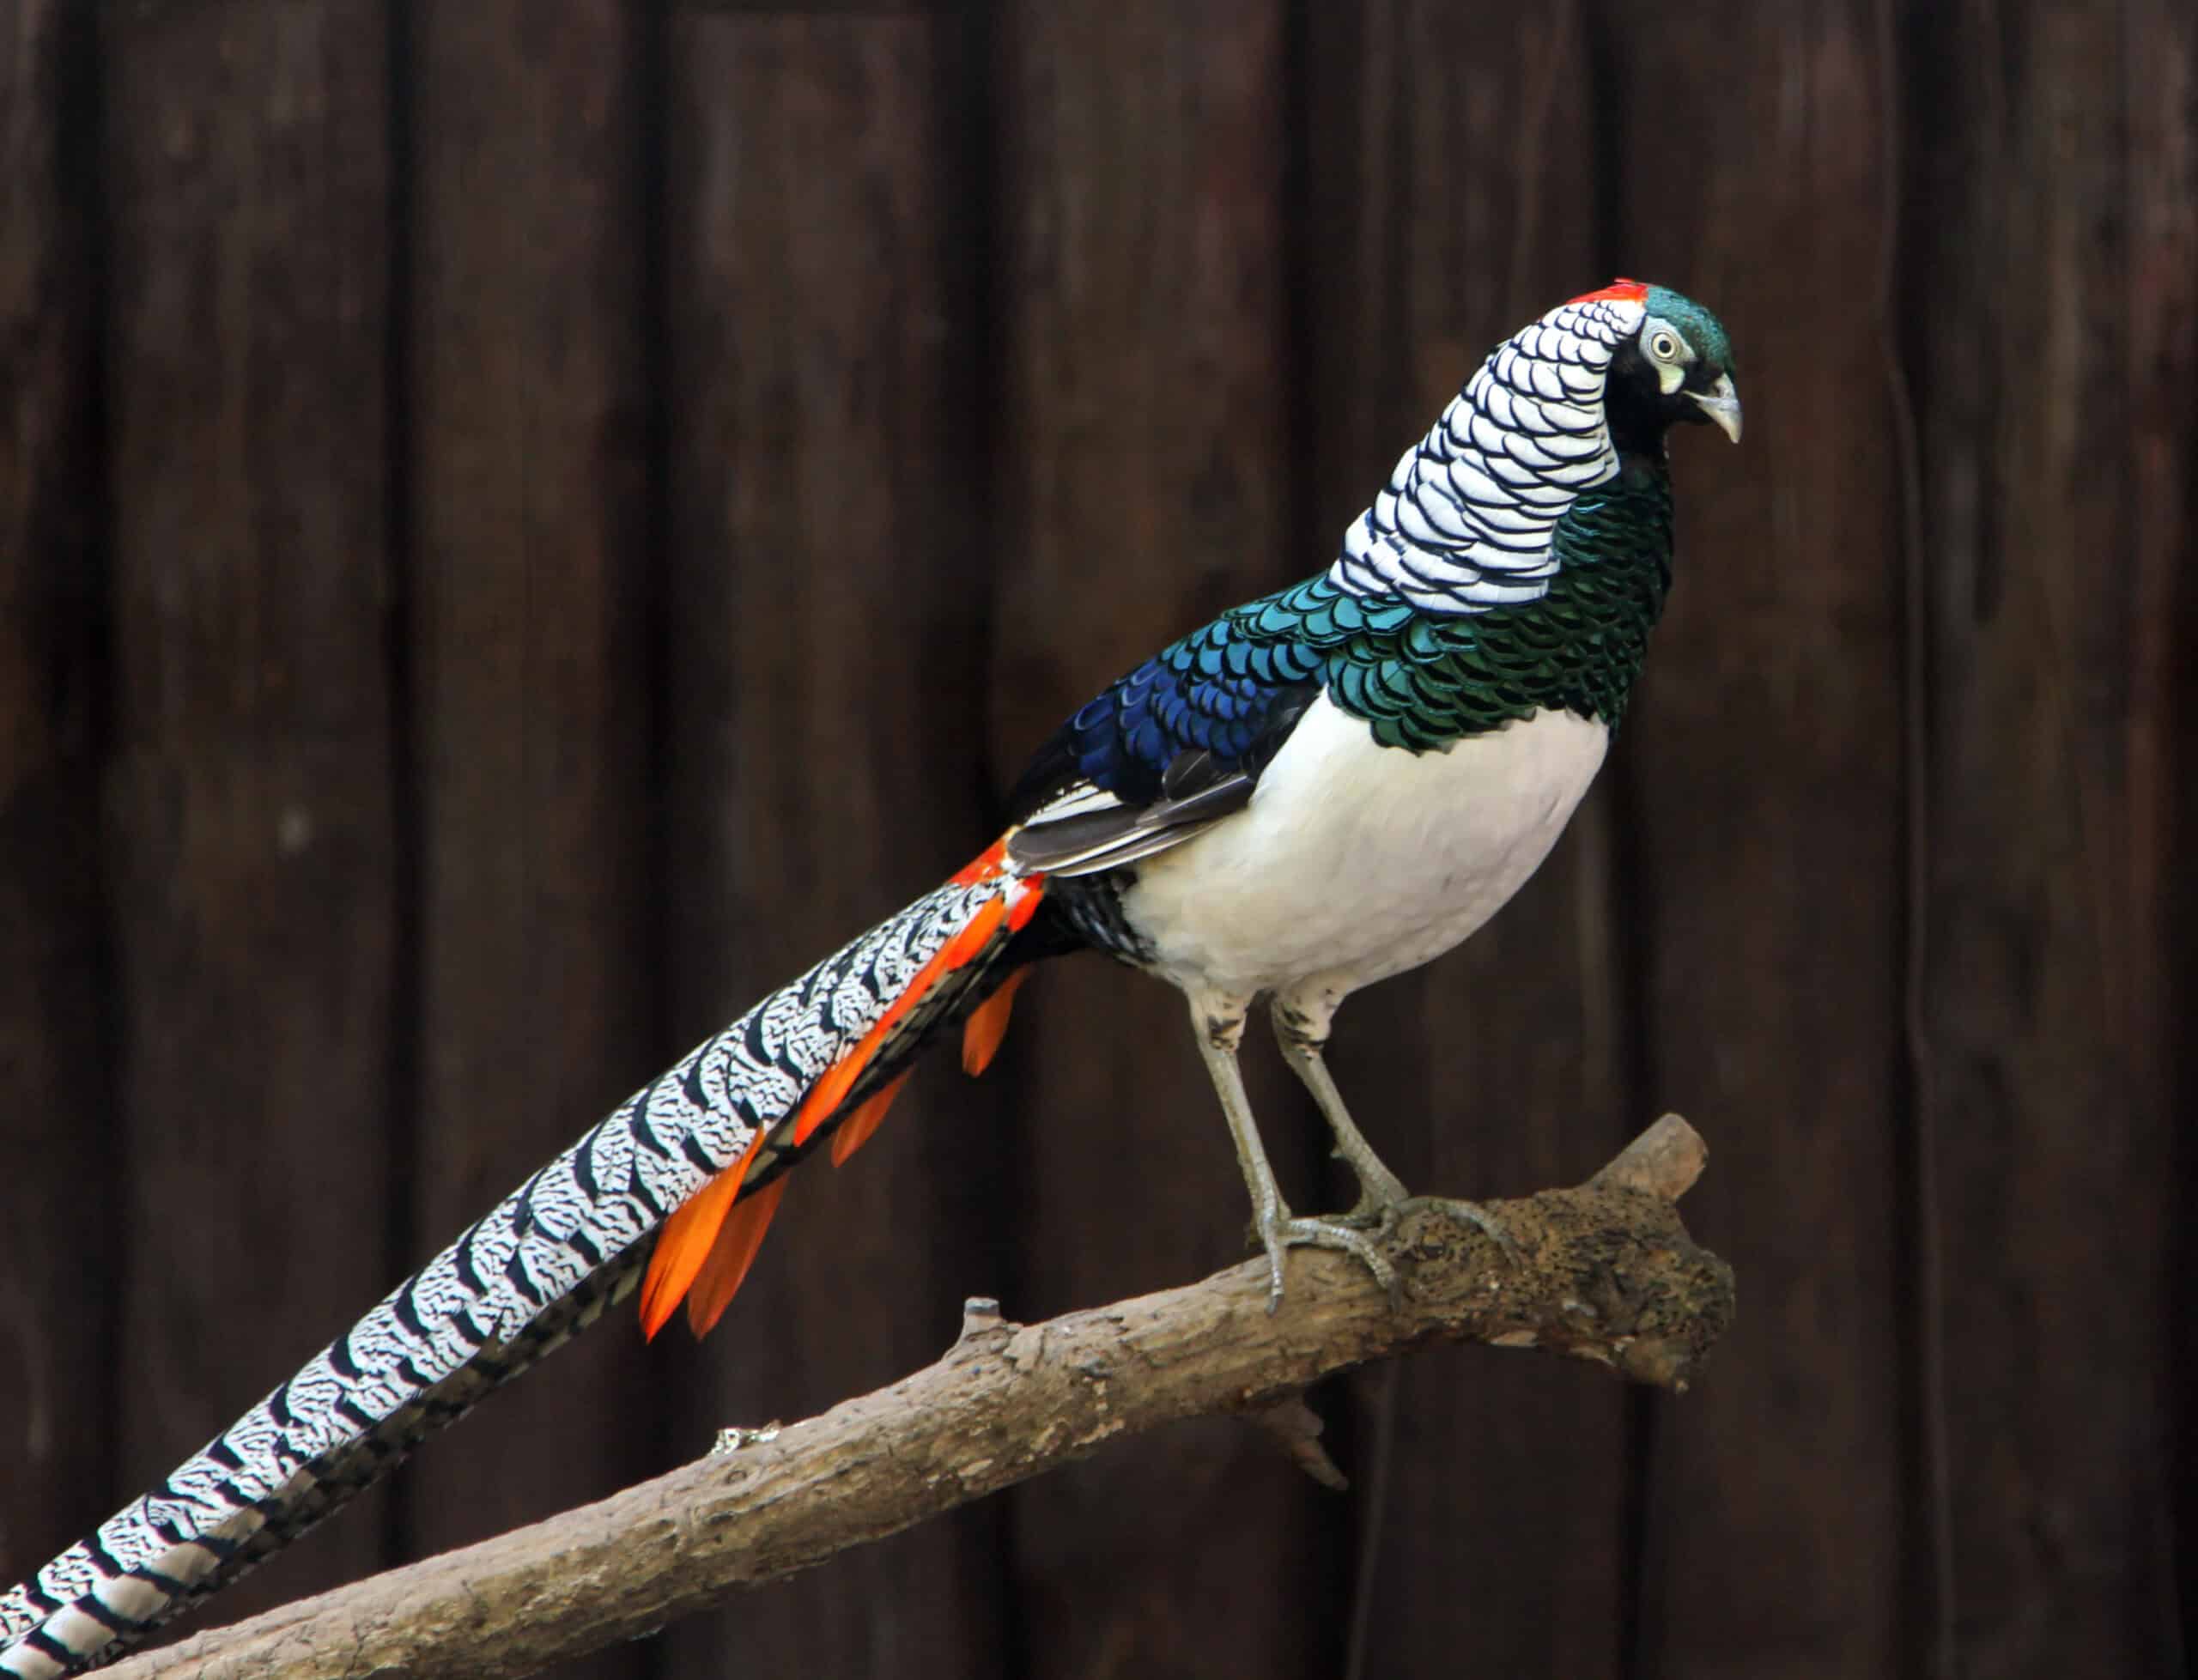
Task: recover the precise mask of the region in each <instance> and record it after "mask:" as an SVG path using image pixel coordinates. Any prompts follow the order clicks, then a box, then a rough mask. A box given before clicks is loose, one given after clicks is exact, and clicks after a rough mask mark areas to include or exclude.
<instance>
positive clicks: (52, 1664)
mask: <svg viewBox="0 0 2198 1680" xmlns="http://www.w3.org/2000/svg"><path fill="white" fill-rule="evenodd" d="M1012 890H1014V883H1013V882H1012V880H1011V878H1002V877H998V876H994V877H992V878H987V879H982V880H977V881H969V882H962V881H957V882H955V883H954V884H951V885H949V886H946V887H942V888H940V889H938V890H937V891H936V892H933V893H931V894H928V895H926V896H925V897H923V898H921V899H920V900H918V901H916V902H915V903H914V904H913V905H911V906H909V907H908V908H907V909H906V910H904V911H902V912H901V913H899V914H898V915H896V916H895V917H893V918H891V919H890V920H888V921H886V922H884V923H883V924H882V925H879V926H878V927H877V928H875V929H873V930H871V931H870V932H869V933H866V934H865V935H864V936H863V937H861V938H859V939H858V940H856V941H855V942H854V943H852V944H850V945H848V946H847V947H846V948H845V949H842V950H841V951H839V952H838V953H836V954H835V955H832V956H829V957H828V958H826V959H825V960H824V961H823V962H820V963H818V964H817V967H814V968H812V969H811V971H810V972H809V973H807V974H806V975H805V976H804V977H803V978H802V979H798V980H797V981H795V982H794V983H793V984H792V985H791V986H786V987H785V988H783V989H782V990H780V991H779V992H774V993H773V994H772V995H771V996H769V997H768V998H764V999H763V1000H762V1002H761V1003H759V1004H756V1006H755V1007H754V1008H753V1009H751V1010H749V1011H748V1012H747V1013H746V1014H745V1015H744V1016H741V1017H740V1018H739V1019H738V1021H736V1022H733V1023H732V1025H731V1026H730V1027H728V1028H726V1029H725V1030H724V1031H723V1032H721V1033H720V1034H717V1035H716V1036H715V1037H713V1038H711V1039H709V1040H707V1041H706V1042H704V1043H702V1044H701V1045H699V1046H696V1047H695V1049H694V1050H693V1051H691V1052H689V1054H688V1055H687V1056H686V1057H685V1058H683V1059H682V1060H681V1061H680V1062H679V1063H678V1064H676V1065H675V1066H673V1067H672V1068H671V1069H670V1070H667V1071H666V1072H665V1073H664V1074H663V1075H661V1076H660V1077H658V1078H657V1079H656V1080H654V1081H653V1083H650V1084H649V1085H647V1086H646V1087H645V1088H644V1089H641V1090H640V1091H637V1092H636V1093H635V1095H633V1096H631V1097H630V1098H628V1100H627V1101H625V1102H624V1103H622V1105H621V1106H620V1107H618V1109H617V1110H616V1112H615V1113H612V1114H611V1115H610V1117H609V1118H608V1119H605V1120H604V1121H603V1122H602V1123H601V1124H600V1125H598V1126H596V1127H595V1128H594V1129H593V1130H592V1131H590V1132H588V1133H587V1135H586V1136H585V1137H582V1138H581V1139H580V1141H579V1142H578V1143H574V1145H573V1147H572V1148H570V1149H568V1150H566V1151H565V1152H564V1153H563V1154H562V1155H559V1156H558V1157H557V1158H556V1160H554V1161H551V1162H549V1165H548V1166H546V1167H544V1168H542V1170H541V1171H539V1172H537V1173H536V1174H534V1175H533V1177H531V1178H530V1179H528V1180H527V1181H526V1182H525V1184H523V1185H521V1186H519V1188H518V1189H517V1190H515V1191H513V1192H512V1193H511V1194H510V1195H509V1196H507V1197H506V1198H504V1200H503V1201H502V1202H501V1204H498V1205H497V1207H496V1208H495V1210H494V1211H492V1212H491V1213H490V1214H489V1216H487V1217H486V1218H484V1219H483V1220H482V1221H481V1222H479V1223H477V1224H476V1225H475V1226H474V1227H473V1228H471V1229H470V1230H468V1231H467V1232H465V1233H464V1235H462V1236H460V1237H459V1238H458V1240H457V1241H455V1242H453V1243H452V1245H451V1246H449V1247H448V1248H446V1249H445V1250H444V1251H443V1252H441V1253H440V1254H439V1255H437V1256H436V1257H435V1258H434V1259H433V1260H432V1261H430V1262H429V1263H428V1265H427V1266H426V1267H425V1269H423V1270H422V1271H420V1272H419V1273H418V1274H417V1275H416V1276H414V1277H410V1278H408V1279H407V1280H406V1281H405V1282H404V1283H401V1284H399V1285H398V1287H397V1289H394V1290H393V1291H392V1292H391V1294H390V1295H389V1296H388V1298H387V1299H386V1300H385V1301H382V1302H381V1304H380V1305H379V1306H378V1307H374V1308H373V1310H372V1311H371V1312H369V1313H367V1315H366V1316H365V1317H364V1318H362V1319H360V1320H359V1321H358V1322H357V1323H356V1324H355V1325H352V1326H351V1328H350V1329H349V1330H348V1331H345V1332H344V1333H343V1335H342V1336H340V1337H337V1339H336V1340H335V1341H334V1342H333V1343H331V1344H330V1345H329V1346H328V1348H327V1349H325V1350H324V1351H322V1352H321V1353H319V1354H318V1355H316V1356H314V1357H313V1359H312V1360H310V1361H308V1362H307V1364H306V1365H305V1367H304V1368H303V1369H301V1370H300V1371H299V1372H298V1373H297V1374H296V1375H294V1376H293V1377H292V1378H291V1379H290V1380H288V1381H287V1382H285V1383H283V1384H282V1386H280V1387H279V1388H277V1389H276V1390H275V1392H273V1393H271V1394H270V1395H269V1396H268V1397H267V1398H265V1399H264V1400H262V1401H261V1402H260V1403H259V1404H258V1405H256V1406H254V1407H253V1408H252V1410H250V1411H248V1412H246V1414H245V1415H244V1416H242V1417H240V1418H239V1419H238V1420H237V1422H234V1424H232V1425H231V1426H230V1427H229V1428H228V1429H226V1430H225V1431H223V1432H222V1434H220V1435H218V1436H216V1438H215V1439H214V1440H211V1441H209V1443H208V1444H207V1446H206V1447H205V1449H204V1450H203V1451H202V1452H200V1453H198V1454H197V1456H195V1457H193V1458H192V1459H189V1460H188V1461H187V1462H185V1464H183V1465H180V1466H179V1467H178V1468H177V1469H176V1470H175V1471H174V1472H173V1473H172V1474H171V1475H170V1476H169V1477H167V1479H166V1480H165V1481H163V1482H162V1483H161V1484H160V1485H159V1486H158V1487H156V1488H155V1489H152V1490H151V1491H150V1492H149V1493H147V1494H146V1495H143V1497H142V1498H140V1499H138V1500H137V1501H134V1502H133V1503H131V1505H129V1506H128V1507H125V1508H124V1509H123V1510H122V1511H121V1512H119V1513H117V1514H116V1515H115V1516H114V1517H112V1519H109V1520H108V1521H107V1522H106V1523H105V1524H103V1525H101V1526H100V1530H99V1531H98V1532H97V1533H95V1534H94V1535H92V1536H90V1537H88V1538H87V1539H85V1540H83V1541H82V1542H80V1543H79V1544H76V1545H75V1546H72V1547H70V1549H69V1550H67V1551H65V1552H64V1553H63V1554H62V1555H61V1556H58V1557H57V1558H55V1559H54V1560H53V1561H52V1562H51V1563H48V1564H47V1565H46V1567H45V1568H43V1569H41V1570H39V1572H38V1574H37V1575H36V1576H35V1577H34V1578H33V1579H32V1580H28V1581H26V1582H24V1583H23V1584H22V1585H21V1586H16V1587H14V1588H12V1589H10V1590H9V1592H7V1593H6V1594H5V1595H4V1596H0V1674H6V1675H13V1676H17V1677H22V1680H52V1677H56V1676H60V1675H64V1674H70V1673H75V1672H78V1671H82V1670H84V1669H88V1668H95V1667H98V1666H100V1665H102V1664H105V1663H107V1662H111V1661H112V1660H114V1659H116V1658H118V1657H119V1656H121V1655H122V1654H124V1653H125V1652H126V1650H127V1649H128V1648H129V1647H130V1646H131V1644H132V1643H134V1642H135V1641H137V1640H138V1639H139V1638H141V1637H143V1635H146V1634H147V1633H149V1632H150V1631H151V1630H152V1629H153V1628H157V1627H158V1626H160V1625H161V1623H162V1622H166V1621H167V1620H168V1619H169V1618H170V1617H171V1616H175V1615H177V1614H178V1613H179V1612H180V1611H182V1610H185V1609H186V1608H187V1607H189V1606H190V1605H191V1604H192V1603H193V1602H194V1601H196V1600H197V1599H199V1598H203V1597H205V1596H206V1595H208V1594H209V1593H211V1592H216V1591H217V1590H219V1589H220V1588H221V1587H222V1586H227V1585H228V1583H229V1582H231V1581H233V1580H236V1579H237V1578H238V1577H239V1576H240V1575H242V1574H244V1573H245V1572H246V1570H248V1569H250V1568H252V1566H253V1565H255V1564H257V1563H258V1562H261V1561H262V1560H263V1559H264V1558H266V1557H268V1556H270V1555H272V1554H273V1553H274V1552H276V1550H280V1549H281V1548H282V1546H284V1545H286V1544H288V1543H289V1542H290V1541H291V1540H293V1539H295V1538H296V1537H298V1536H299V1535H301V1534H302V1533H303V1532H305V1531H306V1530H307V1529H308V1528H311V1527H312V1526H313V1525H314V1524H315V1523H317V1522H319V1520H320V1519H321V1518H323V1517H325V1516H326V1515H328V1514H329V1513H331V1511H333V1510H335V1509H336V1508H337V1507H338V1506H340V1505H342V1504H343V1502H344V1501H346V1500H347V1499H349V1497H350V1496H351V1495H353V1494H355V1493H356V1492H358V1491H359V1490H361V1489H363V1488H365V1487H367V1486H368V1485H370V1484H371V1483H373V1482H375V1481H377V1480H379V1478H380V1477H382V1476H383V1475H385V1474H386V1473H387V1472H388V1471H390V1470H391V1469H392V1467H393V1466H394V1465H396V1464H397V1462H398V1460H400V1459H403V1458H404V1455H405V1454H406V1453H409V1452H410V1450H411V1448H412V1447H413V1446H416V1445H417V1444H418V1443H419V1442H420V1441H421V1440H422V1439H424V1438H425V1437H426V1436H428V1434H432V1433H434V1431H435V1430H436V1429H438V1428H441V1427H442V1426H443V1425H445V1424H446V1423H450V1422H454V1421H455V1420H456V1419H458V1418H459V1417H461V1416H464V1414H465V1413H466V1412H467V1411H468V1410H471V1407H472V1406H473V1405H474V1404H475V1403H476V1402H477V1401H478V1400H479V1399H480V1398H482V1397H483V1395H485V1394H486V1393H488V1392H489V1391H490V1390H491V1389H493V1388H495V1387H496V1386H498V1385H499V1384H501V1383H503V1382H505V1381H507V1380H509V1379H510V1378H512V1377H514V1376H516V1375H518V1374H519V1373H520V1372H522V1371H524V1370H525V1369H526V1368H528V1367H529V1366H531V1365H532V1364H533V1363H534V1362H536V1361H537V1360H538V1359H540V1358H541V1357H542V1356H543V1355H544V1354H547V1353H548V1352H549V1351H550V1350H551V1349H554V1348H556V1346H558V1345H559V1344H560V1343H562V1342H563V1341H564V1340H565V1339H566V1338H567V1337H569V1336H571V1335H572V1334H573V1333H574V1331H577V1330H580V1329H582V1328H585V1327H586V1325H588V1324H589V1323H591V1322H592V1321H593V1320H594V1319H596V1318H597V1317H598V1316H599V1315H600V1314H601V1313H602V1311H603V1309H604V1307H606V1306H608V1305H610V1303H611V1302H613V1301H617V1300H619V1299H621V1298H622V1297H623V1296H625V1295H628V1293H630V1292H631V1290H632V1289H633V1288H634V1286H635V1283H636V1281H637V1280H638V1279H639V1278H640V1277H641V1271H642V1269H643V1267H644V1265H646V1264H647V1258H648V1248H649V1242H648V1239H649V1238H650V1237H651V1236H652V1234H653V1233H654V1232H655V1231H656V1230H657V1228H658V1227H659V1226H660V1225H661V1224H662V1223H663V1222H664V1220H665V1217H666V1216H667V1215H669V1214H670V1213H671V1210H673V1209H675V1208H677V1206H678V1205H679V1204H681V1203H682V1202H683V1201H685V1200H686V1199H687V1198H689V1196H691V1195H692V1194H694V1192H695V1191H696V1190H697V1189H698V1188H700V1187H701V1186H702V1185H703V1184H704V1183H706V1182H707V1180H709V1179H710V1178H711V1177H712V1176H713V1175H714V1174H717V1173H719V1172H720V1171H721V1170H722V1169H724V1168H726V1167H728V1166H730V1165H732V1163H733V1162H734V1161H737V1160H738V1159H739V1158H740V1156H741V1155H743V1153H744V1151H745V1150H746V1149H748V1147H749V1144H750V1141H751V1140H752V1139H753V1138H754V1137H756V1132H757V1131H758V1130H759V1129H762V1128H773V1129H774V1130H773V1131H772V1132H771V1133H770V1134H769V1135H768V1137H767V1139H766V1143H767V1147H766V1148H765V1149H763V1150H762V1152H761V1155H762V1157H763V1158H759V1159H758V1160H757V1161H755V1162H753V1163H752V1164H751V1167H750V1182H751V1183H753V1184H757V1185H760V1184H762V1183H764V1182H767V1181H768V1179H769V1178H770V1177H773V1176H775V1175H776V1174H777V1173H779V1172H782V1171H784V1170H785V1169H786V1168H787V1167H789V1166H791V1165H792V1164H793V1162H794V1161H796V1160H797V1159H798V1158H800V1156H801V1155H804V1154H805V1153H806V1150H807V1148H808V1147H812V1146H813V1145H814V1144H815V1143H817V1142H818V1141H821V1139H822V1137H824V1136H827V1135H829V1124H828V1125H826V1126H825V1127H823V1128H820V1129H819V1131H818V1133H817V1136H816V1137H811V1138H810V1139H809V1140H807V1141H806V1143H805V1144H804V1145H796V1144H794V1143H792V1137H791V1135H790V1134H791V1130H792V1128H791V1126H790V1125H789V1124H788V1123H789V1122H790V1121H791V1119H792V1116H793V1114H794V1113H795V1112H796V1111H797V1110H798V1107H799V1106H800V1104H801V1102H802V1100H803V1098H804V1096H805V1095H806V1094H807V1093H808V1091H809V1090H810V1089H811V1087H812V1086H813V1085H814V1084H816V1083H817V1080H818V1079H819V1078H820V1077H822V1076H823V1074H824V1073H825V1071H826V1070H828V1069H829V1068H830V1067H832V1066H833V1064H835V1062H836V1061H838V1060H839V1058H841V1057H842V1056H843V1055H845V1054H847V1052H848V1051H849V1050H850V1049H852V1048H853V1046H855V1045H856V1044H857V1043H858V1042H859V1040H862V1038H863V1037H864V1035H865V1034H866V1033H868V1032H869V1031H870V1030H871V1028H873V1027H874V1026H876V1025H877V1023H878V1022H879V1021H880V1020H881V1018H882V1017H883V1016H885V1014H886V1012H887V1010H888V1009H889V1008H890V1005H891V1004H893V1003H894V1001H895V1000H896V999H897V998H900V997H901V995H902V992H904V991H906V990H907V989H908V986H909V985H910V984H911V982H912V981H913V980H914V978H915V977H916V976H917V974H918V973H919V972H920V970H922V969H923V968H924V967H925V965H926V963H928V962H929V961H931V959H932V957H933V956H935V955H938V953H939V951H940V950H941V949H944V947H945V946H946V944H947V943H948V942H949V941H950V940H951V939H953V938H954V937H955V936H956V934H957V933H958V932H960V931H962V930H963V929H964V928H966V927H968V925H969V924H970V923H971V922H972V921H973V920H975V919H976V917H977V915H978V913H979V912H980V911H981V910H983V909H984V908H985V907H986V906H987V903H988V902H989V901H991V900H993V899H994V898H997V897H999V896H1000V895H1002V894H1003V893H1005V892H1010V891H1012ZM1004 943H1005V938H1004V937H1002V938H1000V939H999V940H995V941H993V943H991V944H989V945H988V946H987V949H986V950H985V952H984V953H983V954H982V955H981V956H980V957H979V959H978V960H976V961H973V962H971V963H969V964H968V965H967V966H966V967H962V968H960V969H959V970H957V971H956V973H954V975H953V976H952V977H951V980H950V983H949V984H946V985H943V986H938V988H936V989H935V990H934V991H932V992H929V993H927V994H926V996H925V998H924V999H923V1001H922V1003H921V1004H920V1005H919V1006H918V1007H917V1008H916V1009H914V1010H911V1011H909V1012H908V1014H907V1015H906V1016H905V1017H903V1018H902V1019H901V1020H899V1021H898V1022H896V1025H895V1026H894V1028H892V1029H891V1034H890V1042H889V1044H888V1046H887V1047H886V1048H885V1049H884V1050H883V1052H881V1053H879V1054H878V1055H877V1058H875V1059H874V1060H873V1061H872V1063H871V1064H870V1066H869V1067H868V1068H867V1069H866V1070H865V1074H864V1077H863V1078H862V1079H861V1081H860V1082H859V1083H858V1084H857V1085H856V1086H855V1087H854V1088H853V1089H852V1090H851V1091H850V1092H849V1093H848V1095H847V1100H846V1101H845V1102H844V1103H842V1104H841V1107H840V1108H839V1110H838V1111H837V1112H838V1113H841V1114H845V1113H850V1112H853V1108H854V1107H855V1106H856V1105H858V1104H859V1103H860V1101H862V1100H863V1099H864V1097H865V1096H866V1095H868V1094H869V1092H870V1091H871V1089H874V1088H875V1087H876V1086H877V1084H879V1083H881V1082H882V1081H883V1079H884V1078H886V1077H889V1076H890V1073H891V1072H892V1070H894V1068H896V1066H897V1065H899V1064H901V1063H902V1062H905V1061H906V1060H907V1059H908V1057H909V1056H910V1055H912V1054H913V1053H914V1051H915V1050H916V1049H917V1048H918V1047H919V1046H920V1044H921V1043H922V1041H923V1040H924V1038H925V1037H926V1035H927V1034H929V1033H930V1032H931V1031H932V1029H933V1028H936V1027H938V1025H940V1024H941V1023H942V1022H944V1021H946V1020H949V1019H950V1018H953V1017H956V1016H959V1015H960V1014H962V1013H963V1012H965V1011H966V1010H967V1008H968V1006H969V1005H970V1004H972V1003H974V1002H975V999H976V998H978V997H980V996H981V994H982V992H983V985H982V982H983V980H984V979H985V977H986V973H987V970H988V968H989V967H991V966H992V965H993V961H995V960H996V959H997V957H998V955H999V949H1000V947H1001V946H1002V945H1004Z"/></svg>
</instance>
